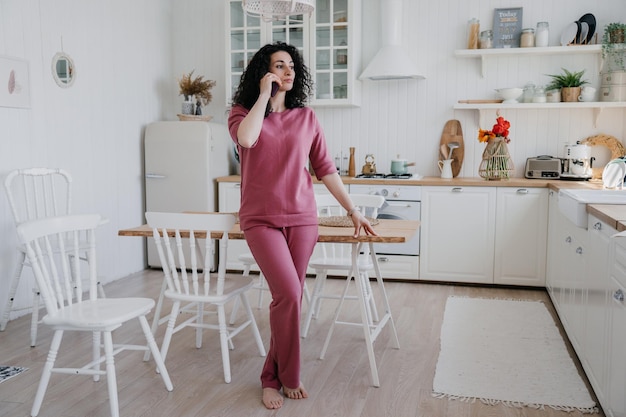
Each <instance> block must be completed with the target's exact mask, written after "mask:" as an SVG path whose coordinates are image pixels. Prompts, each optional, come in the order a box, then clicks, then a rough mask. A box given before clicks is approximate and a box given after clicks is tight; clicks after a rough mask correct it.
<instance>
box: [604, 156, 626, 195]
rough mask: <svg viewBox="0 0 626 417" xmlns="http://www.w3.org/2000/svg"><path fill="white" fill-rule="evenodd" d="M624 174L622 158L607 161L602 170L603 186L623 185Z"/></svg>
mask: <svg viewBox="0 0 626 417" xmlns="http://www.w3.org/2000/svg"><path fill="white" fill-rule="evenodd" d="M625 176H626V163H625V162H624V160H623V159H621V158H618V159H613V160H612V161H609V162H608V163H607V164H606V166H605V167H604V171H602V184H603V185H604V188H617V187H620V188H621V187H623V186H624V177H625Z"/></svg>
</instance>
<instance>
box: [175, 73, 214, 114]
mask: <svg viewBox="0 0 626 417" xmlns="http://www.w3.org/2000/svg"><path fill="white" fill-rule="evenodd" d="M194 71H195V70H194ZM194 71H191V72H190V73H189V74H183V77H182V78H181V79H180V80H178V86H179V88H180V90H179V95H182V96H184V97H185V100H187V101H191V100H192V97H193V96H196V100H199V101H200V102H201V103H202V105H203V106H206V105H207V104H209V103H210V102H211V99H212V98H213V95H212V94H211V89H212V88H213V87H215V83H216V82H215V81H213V80H204V77H203V76H202V75H199V76H197V77H195V78H194V79H193V80H192V79H191V77H192V76H193V72H194Z"/></svg>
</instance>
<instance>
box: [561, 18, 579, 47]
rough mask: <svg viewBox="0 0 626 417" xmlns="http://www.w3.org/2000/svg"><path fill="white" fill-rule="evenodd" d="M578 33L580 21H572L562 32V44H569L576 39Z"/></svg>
mask: <svg viewBox="0 0 626 417" xmlns="http://www.w3.org/2000/svg"><path fill="white" fill-rule="evenodd" d="M577 33H578V22H572V23H570V24H569V25H567V26H566V27H565V29H564V30H563V32H562V33H561V46H567V45H569V44H570V43H573V42H575V41H576V34H577Z"/></svg>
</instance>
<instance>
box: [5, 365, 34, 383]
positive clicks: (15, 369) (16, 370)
mask: <svg viewBox="0 0 626 417" xmlns="http://www.w3.org/2000/svg"><path fill="white" fill-rule="evenodd" d="M26 370H28V368H21V367H19V366H0V383H2V382H4V381H6V380H7V379H9V378H13V377H14V376H16V375H19V374H21V373H22V372H24V371H26Z"/></svg>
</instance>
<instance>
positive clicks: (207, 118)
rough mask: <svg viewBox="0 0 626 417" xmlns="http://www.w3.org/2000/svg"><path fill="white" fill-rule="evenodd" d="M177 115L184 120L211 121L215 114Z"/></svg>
mask: <svg viewBox="0 0 626 417" xmlns="http://www.w3.org/2000/svg"><path fill="white" fill-rule="evenodd" d="M176 116H178V119H179V120H180V121H183V122H187V121H193V122H209V121H211V119H212V118H213V116H204V115H202V116H196V115H195V114H177V115H176Z"/></svg>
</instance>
